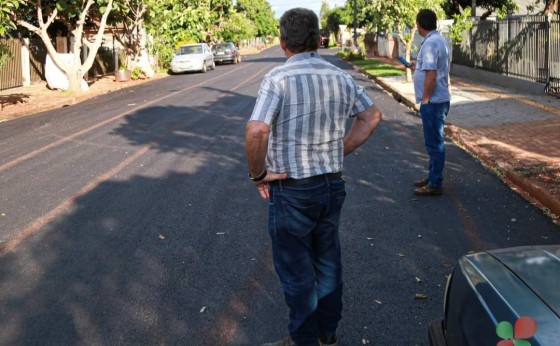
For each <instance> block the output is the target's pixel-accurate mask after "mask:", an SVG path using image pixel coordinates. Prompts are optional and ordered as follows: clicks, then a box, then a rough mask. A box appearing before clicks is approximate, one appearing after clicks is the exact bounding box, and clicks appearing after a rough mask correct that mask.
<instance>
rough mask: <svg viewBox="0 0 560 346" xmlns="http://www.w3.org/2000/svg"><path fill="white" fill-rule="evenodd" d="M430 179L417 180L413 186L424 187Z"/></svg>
mask: <svg viewBox="0 0 560 346" xmlns="http://www.w3.org/2000/svg"><path fill="white" fill-rule="evenodd" d="M429 182H430V181H429V180H428V178H426V179H422V180H417V181H415V182H414V186H416V187H424V186H426V185H428V183H429Z"/></svg>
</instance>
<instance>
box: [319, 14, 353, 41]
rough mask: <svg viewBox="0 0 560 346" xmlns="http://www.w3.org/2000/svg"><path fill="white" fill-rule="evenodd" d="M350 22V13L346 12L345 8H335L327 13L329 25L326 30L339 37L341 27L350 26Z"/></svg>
mask: <svg viewBox="0 0 560 346" xmlns="http://www.w3.org/2000/svg"><path fill="white" fill-rule="evenodd" d="M349 20H350V18H349V17H348V13H347V12H345V10H344V9H343V8H341V7H335V8H333V9H331V10H329V11H328V12H327V13H326V23H327V24H326V26H325V28H326V29H328V30H329V31H330V32H332V33H333V34H334V36H335V37H338V34H339V31H340V28H339V25H340V24H343V25H348V21H349Z"/></svg>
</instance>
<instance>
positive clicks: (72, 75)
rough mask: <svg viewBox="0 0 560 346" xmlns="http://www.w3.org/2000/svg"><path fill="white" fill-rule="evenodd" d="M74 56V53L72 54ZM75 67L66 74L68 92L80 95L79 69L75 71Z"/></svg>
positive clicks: (80, 76)
mask: <svg viewBox="0 0 560 346" xmlns="http://www.w3.org/2000/svg"><path fill="white" fill-rule="evenodd" d="M74 55H76V53H74ZM75 67H76V66H73V67H72V68H71V69H70V70H69V71H67V72H66V76H67V77H68V91H70V92H74V93H80V92H81V91H82V89H81V83H82V77H83V76H82V74H81V73H80V69H76V68H75Z"/></svg>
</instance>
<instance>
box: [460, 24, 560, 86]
mask: <svg viewBox="0 0 560 346" xmlns="http://www.w3.org/2000/svg"><path fill="white" fill-rule="evenodd" d="M453 62H454V63H458V64H461V65H466V66H470V67H474V68H480V69H484V70H488V71H493V72H498V73H502V74H505V75H509V76H515V77H520V78H525V79H529V80H532V81H535V82H541V83H547V82H548V81H549V80H550V79H551V78H552V79H555V78H560V15H555V16H554V17H550V18H549V17H545V16H525V17H518V18H508V19H506V20H500V21H490V20H481V21H477V22H476V23H475V24H474V25H473V27H472V28H471V30H470V31H469V32H466V33H464V34H463V41H462V42H461V43H460V44H458V45H456V46H455V47H454V49H453Z"/></svg>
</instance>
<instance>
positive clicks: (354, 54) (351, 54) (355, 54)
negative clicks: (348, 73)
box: [344, 51, 364, 61]
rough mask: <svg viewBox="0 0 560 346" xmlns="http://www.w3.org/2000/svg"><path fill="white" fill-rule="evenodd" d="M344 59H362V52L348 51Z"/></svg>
mask: <svg viewBox="0 0 560 346" xmlns="http://www.w3.org/2000/svg"><path fill="white" fill-rule="evenodd" d="M344 59H345V60H348V61H356V60H364V54H363V53H362V52H361V51H359V52H354V51H350V52H348V53H347V54H346V57H345V58H344Z"/></svg>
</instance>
